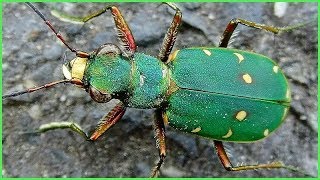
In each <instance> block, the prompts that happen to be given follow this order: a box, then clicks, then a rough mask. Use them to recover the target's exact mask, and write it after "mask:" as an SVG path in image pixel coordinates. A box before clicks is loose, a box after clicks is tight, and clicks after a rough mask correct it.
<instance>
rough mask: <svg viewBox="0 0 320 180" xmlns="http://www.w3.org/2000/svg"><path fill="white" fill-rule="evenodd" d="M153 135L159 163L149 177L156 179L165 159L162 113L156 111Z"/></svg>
mask: <svg viewBox="0 0 320 180" xmlns="http://www.w3.org/2000/svg"><path fill="white" fill-rule="evenodd" d="M153 123H154V124H153V125H154V131H155V132H154V133H155V138H156V146H157V148H158V149H159V161H158V163H157V164H156V166H155V167H154V168H153V169H152V172H151V175H150V177H157V176H158V175H159V171H160V167H161V165H162V164H163V162H164V159H165V157H166V143H165V128H164V122H163V118H162V111H161V110H156V113H155V119H154V122H153Z"/></svg>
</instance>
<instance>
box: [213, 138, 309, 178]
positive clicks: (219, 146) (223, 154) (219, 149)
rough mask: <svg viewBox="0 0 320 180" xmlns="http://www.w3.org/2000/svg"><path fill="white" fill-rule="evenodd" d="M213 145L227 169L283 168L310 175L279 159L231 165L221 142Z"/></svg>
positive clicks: (215, 142)
mask: <svg viewBox="0 0 320 180" xmlns="http://www.w3.org/2000/svg"><path fill="white" fill-rule="evenodd" d="M214 146H215V148H216V152H217V154H218V157H219V159H220V161H221V163H222V165H223V167H224V168H225V169H226V170H227V171H245V170H255V169H279V168H284V169H287V170H289V171H293V172H298V173H301V174H303V175H304V176H310V175H309V174H306V173H305V172H303V171H301V170H299V169H297V168H294V167H292V166H286V165H284V164H283V163H282V162H280V161H276V162H272V163H267V164H255V165H241V166H233V165H232V164H231V161H230V159H229V157H228V155H227V153H226V151H225V149H224V147H223V144H222V142H221V141H214Z"/></svg>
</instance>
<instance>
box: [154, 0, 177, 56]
mask: <svg viewBox="0 0 320 180" xmlns="http://www.w3.org/2000/svg"><path fill="white" fill-rule="evenodd" d="M166 4H167V5H168V6H169V7H171V8H172V9H173V10H175V11H176V13H175V15H174V17H173V20H172V22H171V24H170V27H169V29H168V31H167V33H166V35H165V37H164V39H163V42H162V46H161V49H160V52H159V55H158V59H159V60H161V61H162V62H167V60H168V57H169V54H170V53H171V50H172V48H173V45H174V43H175V41H176V38H177V34H178V28H179V26H180V24H181V19H182V13H181V11H180V9H179V8H178V7H177V6H176V5H175V4H173V3H166Z"/></svg>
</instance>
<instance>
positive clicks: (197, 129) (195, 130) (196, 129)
mask: <svg viewBox="0 0 320 180" xmlns="http://www.w3.org/2000/svg"><path fill="white" fill-rule="evenodd" d="M199 131H201V127H197V128H195V129H194V130H192V131H191V132H192V133H197V132H199Z"/></svg>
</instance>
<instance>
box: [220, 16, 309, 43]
mask: <svg viewBox="0 0 320 180" xmlns="http://www.w3.org/2000/svg"><path fill="white" fill-rule="evenodd" d="M238 24H242V25H245V26H248V27H252V28H256V29H263V30H266V31H269V32H272V33H274V34H278V33H280V32H282V31H290V30H292V29H294V28H297V27H300V26H303V24H298V25H296V26H288V27H274V26H268V25H265V24H258V23H255V22H252V21H247V20H245V19H239V18H235V19H232V20H231V21H230V22H229V23H228V25H227V27H226V29H225V30H224V32H223V34H222V36H221V38H220V44H219V47H227V46H228V43H229V40H230V38H231V36H232V34H233V32H234V30H235V29H236V28H237V26H238Z"/></svg>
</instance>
